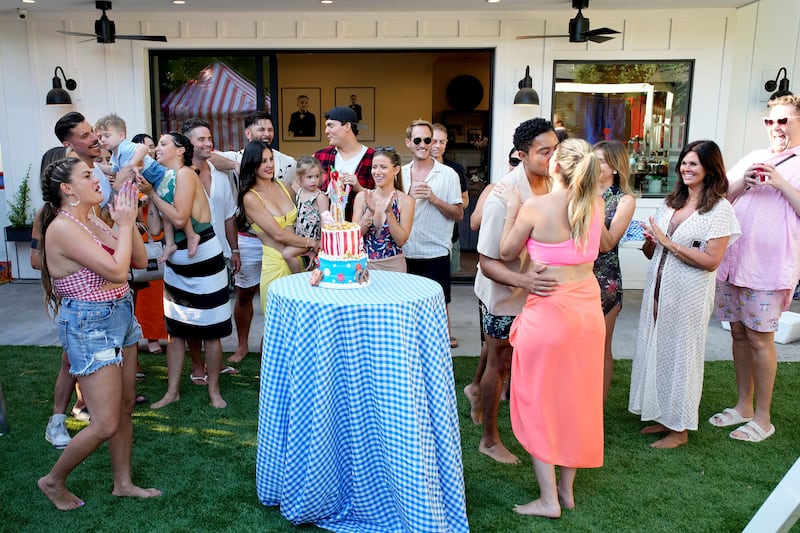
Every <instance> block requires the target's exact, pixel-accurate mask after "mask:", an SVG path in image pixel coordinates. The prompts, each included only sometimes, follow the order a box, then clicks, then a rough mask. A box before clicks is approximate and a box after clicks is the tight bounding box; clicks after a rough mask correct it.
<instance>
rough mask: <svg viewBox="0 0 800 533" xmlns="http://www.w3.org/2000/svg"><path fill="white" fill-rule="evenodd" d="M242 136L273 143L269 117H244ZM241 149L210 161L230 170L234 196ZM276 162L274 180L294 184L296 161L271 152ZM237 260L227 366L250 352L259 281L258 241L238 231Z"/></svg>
mask: <svg viewBox="0 0 800 533" xmlns="http://www.w3.org/2000/svg"><path fill="white" fill-rule="evenodd" d="M244 136H245V138H247V142H248V143H249V142H251V141H264V142H266V143H268V144H270V145H271V144H272V140H273V139H274V138H275V127H274V125H273V121H272V115H270V114H269V113H265V112H263V111H256V112H255V113H252V114H250V115H247V116H246V117H245V118H244ZM243 152H244V150H243V149H242V150H239V151H236V152H215V153H214V155H213V156H212V158H211V162H212V163H213V164H214V166H216V167H217V169H219V170H226V171H231V172H230V176H231V182H232V183H233V187H234V195H235V196H238V191H239V177H238V173H239V163H241V162H242V153H243ZM272 155H273V157H274V160H275V178H276V179H278V180H281V181H282V182H283V183H285V184H286V185H288V186H290V187H291V186H292V185H293V183H294V175H295V170H296V168H297V161H295V159H294V158H293V157H291V156H288V155H286V154H283V153H281V152H279V151H278V150H275V149H274V148H273V149H272ZM239 257H240V258H241V267H240V269H239V271H238V272H237V274H236V303H235V304H234V306H233V319H234V322H235V323H236V335H237V337H238V343H237V346H236V351H235V352H234V353H233V355H231V356H230V357H228V362H229V363H238V362H239V361H241V360H242V359H244V358H245V356H246V355H247V353H248V352H249V351H250V346H249V344H248V338H249V337H250V323H251V322H252V321H253V299H254V298H255V296H256V293H258V286H259V282H260V279H261V241H260V240H259V239H258V237H256V236H255V235H253V234H252V233H247V232H243V231H242V232H239Z"/></svg>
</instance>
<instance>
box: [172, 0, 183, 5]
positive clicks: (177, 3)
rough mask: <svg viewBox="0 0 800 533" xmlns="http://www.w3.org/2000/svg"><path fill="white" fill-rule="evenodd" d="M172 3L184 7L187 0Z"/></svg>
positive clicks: (173, 0)
mask: <svg viewBox="0 0 800 533" xmlns="http://www.w3.org/2000/svg"><path fill="white" fill-rule="evenodd" d="M172 3H173V4H175V5H177V6H182V5H184V4H185V3H186V0H172Z"/></svg>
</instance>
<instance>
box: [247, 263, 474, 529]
mask: <svg viewBox="0 0 800 533" xmlns="http://www.w3.org/2000/svg"><path fill="white" fill-rule="evenodd" d="M308 278H309V274H307V273H302V274H295V275H293V276H287V277H285V278H281V279H279V280H277V281H275V282H273V283H272V284H271V285H270V287H269V292H268V298H267V307H266V310H265V317H264V344H263V347H262V359H261V391H260V398H259V413H258V439H257V457H256V488H257V493H258V497H259V500H260V501H261V502H262V503H263V504H264V505H280V507H281V513H282V514H283V515H284V516H285V517H286V518H287V519H288V520H290V521H291V522H292V523H294V524H301V523H308V522H311V523H315V524H317V525H318V526H320V527H323V528H325V529H329V530H331V531H364V532H371V531H374V532H376V533H377V532H380V533H385V532H388V531H414V532H425V531H431V532H433V531H436V532H439V531H441V532H445V531H448V532H452V531H468V529H469V526H468V524H467V516H466V507H465V498H464V479H463V468H462V463H461V442H460V435H459V427H458V415H457V411H456V396H455V385H454V382H453V370H452V361H451V355H450V345H449V336H448V333H447V318H446V315H445V304H444V296H443V294H442V291H441V288H440V287H439V285H438V284H436V283H435V282H433V281H431V280H428V279H425V278H421V277H419V276H413V275H410V274H401V273H397V272H381V271H375V272H370V284H369V285H368V286H366V287H363V288H360V289H352V290H336V289H325V288H320V287H313V286H311V285H310V284H309V280H308Z"/></svg>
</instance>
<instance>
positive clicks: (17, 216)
mask: <svg viewBox="0 0 800 533" xmlns="http://www.w3.org/2000/svg"><path fill="white" fill-rule="evenodd" d="M30 179H31V165H28V171H27V172H26V173H25V177H24V178H22V181H21V182H20V184H19V187H18V188H17V192H16V193H15V194H14V200H13V201H12V202H8V207H9V211H8V221H9V222H11V225H10V226H7V227H6V240H8V241H30V239H31V225H32V224H33V217H34V211H33V207H32V206H31V202H32V199H31V187H30Z"/></svg>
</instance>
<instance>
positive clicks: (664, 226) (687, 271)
mask: <svg viewBox="0 0 800 533" xmlns="http://www.w3.org/2000/svg"><path fill="white" fill-rule="evenodd" d="M676 170H677V172H678V174H679V178H678V182H677V184H676V185H675V189H674V190H673V191H672V192H671V193H670V194H669V196H667V197H666V198H665V200H664V205H662V206H661V207H659V208H658V210H657V211H656V213H655V215H654V216H652V217H650V225H649V226H644V228H643V229H644V236H645V239H646V241H645V245H644V248H643V251H644V253H645V255H646V256H647V257H648V258H650V259H651V260H652V262H651V264H650V269H649V271H648V275H647V286H646V287H645V290H644V293H643V295H642V310H641V315H640V317H639V334H638V338H637V342H636V353H635V355H634V358H633V369H632V371H631V390H630V397H629V402H628V409H629V410H630V411H631V412H632V413H635V414H637V415H640V416H641V418H642V420H644V421H655V422H656V424H655V425H651V426H647V427H645V428H644V429H642V433H663V432H666V433H667V435H666V436H665V437H663V438H661V439H660V440H657V441H655V442H653V443H652V444H651V445H650V446H652V447H653V448H675V447H677V446H680V445H682V444H685V443H686V442H687V441H688V439H689V433H688V430H696V429H697V418H698V407H699V405H700V395H701V393H702V388H703V363H704V354H705V344H706V334H707V333H708V320H709V317H710V316H711V309H712V305H713V302H714V271H715V270H716V269H717V266H719V263H720V261H721V260H722V256H723V254H724V252H725V249H726V248H727V247H728V245H729V244H730V243H732V242H733V241H734V240H735V239H736V237H738V236H739V233H740V232H739V224H738V222H737V221H736V216H735V215H734V212H733V208H732V206H731V204H730V203H729V202H728V201H727V200H726V199H725V194H726V192H727V189H728V181H727V178H726V175H725V165H724V163H723V160H722V154H721V153H720V150H719V147H718V146H717V145H716V143H714V142H713V141H695V142H693V143H690V144H688V145H687V146H686V147H685V148H684V149H683V151H682V152H681V155H680V157H679V159H678V164H677V168H676Z"/></svg>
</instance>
